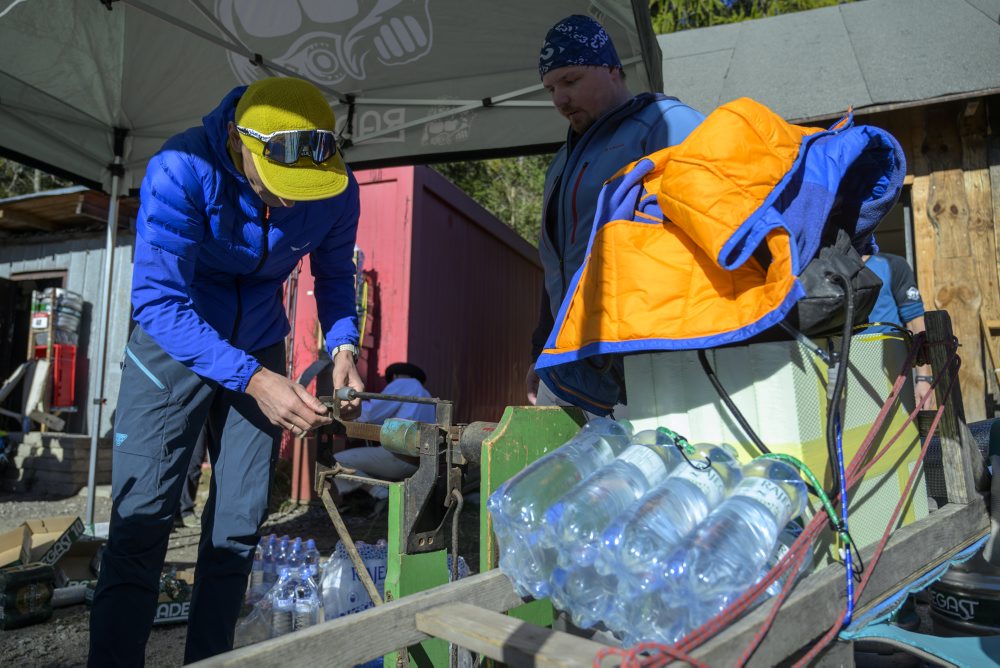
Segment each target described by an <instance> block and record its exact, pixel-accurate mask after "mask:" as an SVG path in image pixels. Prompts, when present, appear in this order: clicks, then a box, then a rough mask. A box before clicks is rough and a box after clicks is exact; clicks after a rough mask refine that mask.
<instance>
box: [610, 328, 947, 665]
mask: <svg viewBox="0 0 1000 668" xmlns="http://www.w3.org/2000/svg"><path fill="white" fill-rule="evenodd" d="M925 345H949V347H950V349H951V355H950V356H949V358H948V360H947V362H946V364H945V368H946V369H948V370H950V369H951V368H952V367H954V370H953V371H952V373H950V374H949V382H948V386H947V390H946V392H945V398H947V397H948V396H949V395H950V393H951V391H952V388H953V386H954V383H955V381H956V380H957V378H958V366H959V365H960V363H961V361H960V359H959V358H958V354H957V352H958V342H957V340H955V339H954V338H953V339H952V340H951V341H948V342H935V343H934V344H929V343H928V342H926V337H925V335H924V334H923V333H920V334H918V335H916V336H915V337H914V345H913V346H912V347H911V349H910V351H909V353H908V355H907V357H906V360H905V361H904V363H903V369H902V371H901V372H900V374H899V375H898V376H897V378H896V381H895V382H894V384H893V387H892V389H891V391H890V393H889V396H888V397H887V398H886V401H885V403H884V404H883V406H882V409H881V410H880V411H879V413H878V415H877V417H876V419H875V421H874V422H873V423H872V426H871V428H870V430H869V432H868V434H866V436H865V439H864V440H863V441H862V443H861V445H860V446H859V447H858V451H857V452H856V453H855V456H854V457H853V458H852V460H851V462H850V464H849V466H848V468H847V472H846V488H847V489H850V488H853V487H854V486H855V485H856V484H858V483H859V482H860V481H861V480H862V479H863V477H864V474H865V473H867V472H868V470H869V469H870V468H871V467H872V466H874V465H875V464H876V463H877V462H878V461H879V460H880V459H881V458H882V457H883V456H884V455H885V454H886V453H887V452H888V451H889V450H890V449H891V448H892V446H893V445H894V444H895V442H896V441H897V440H898V439H899V437H900V436H901V435H902V434H903V433H904V432H905V430H906V428H907V427H908V426H909V425H911V424H912V423H913V421H914V420H915V419H916V415H917V413H918V412H919V411H921V410H922V409H923V407H924V405H925V404H926V403H927V402H928V401H929V399H930V396H931V393H930V392H928V393H927V394H926V395H925V396H924V397H922V398H921V400H920V402H919V403H918V404H917V407H916V408H915V409H914V410H913V412H912V413H910V414H909V415H908V416H907V417H906V419H905V420H904V421H903V424H902V425H901V426H900V428H899V429H898V430H897V431H896V433H895V434H894V435H893V436H892V438H891V439H889V440H888V441H887V442H886V443H885V444H884V445H883V446H882V448H881V449H880V450H878V451H876V454H875V455H874V456H873V457H872V458H871V459H870V460H869V461H867V462H865V458H866V456H867V454H868V451H869V450H870V449H871V446H872V443H873V442H874V440H875V438H876V436H877V435H878V432H879V431H880V430H881V427H882V425H883V423H884V422H885V419H886V417H887V416H888V415H889V413H890V411H891V410H892V409H893V408H894V407H895V406H896V404H897V403H898V401H899V395H900V391H901V389H902V387H903V386H904V385H905V382H906V373H907V370H908V369H909V368H910V367H912V366H913V362H914V360H915V359H916V357H917V355H918V354H919V352H920V350H921V348H922V347H923V346H925ZM845 372H846V370H845ZM939 382H941V378H940V377H938V378H935V380H934V383H933V384H932V388H931V389H935V388H936V386H937V384H938V383H939ZM945 406H946V402H945V401H942V402H941V405H940V406H939V408H938V409H937V412H936V414H935V417H934V420H933V422H932V424H931V427H930V429H929V431H928V434H927V436H926V437H925V440H924V445H923V447H922V448H921V451H920V455H919V458H918V460H917V461H918V465H917V466H915V467H914V469H913V472H912V473H911V474H910V477H909V479H908V481H907V485H906V488H905V489H904V491H903V494H902V495H901V497H900V501H899V503H898V504H897V506H896V508H895V510H894V511H893V515H892V519H891V520H890V522H889V523H888V525H887V526H886V530H885V532H884V533H883V536H882V539H881V541H880V542H879V545H878V547H877V549H876V551H875V554H874V555H873V558H872V560H871V562H870V563H869V565H868V567H867V568H863V571H864V576H863V578H862V580H861V583H860V584H859V586H858V587H857V589H856V590H855V592H854V596H853V599H852V600H853V603H855V604H856V603H857V602H858V601H859V600H860V598H861V595H862V594H863V592H864V588H865V587H866V586H867V584H868V580H869V579H870V578H871V575H872V572H873V571H874V566H875V564H876V563H877V562H878V560H879V558H880V557H881V554H882V552H883V551H884V549H885V544H886V543H887V542H888V538H889V536H890V535H891V533H892V527H893V526H894V525H895V522H896V519H897V518H898V516H899V513H900V511H901V510H902V508H903V507H904V506H905V504H906V501H907V500H908V498H909V495H910V492H911V491H912V488H913V485H914V483H915V480H916V478H917V476H918V474H919V473H920V471H921V470H922V466H921V465H919V464H922V462H923V460H924V457H925V455H926V452H927V448H928V446H929V444H930V441H931V437H932V436H933V435H934V432H935V430H936V429H937V424H938V422H939V421H940V419H941V415H942V414H943V412H944V408H945ZM839 497H840V494H838V495H837V496H836V497H834V498H835V499H836V498H839ZM824 506H825V504H824ZM833 516H834V517H835V513H834V515H833ZM830 521H831V514H830V510H829V509H827V513H826V514H823V513H817V514H816V515H815V516H814V517H813V519H812V520H811V521H810V522H809V524H808V525H807V527H806V528H805V529H804V530H803V532H802V534H801V535H800V536H799V538H798V539H796V541H795V542H794V543H793V544H792V547H791V548H790V549H789V551H788V552H787V553H786V554H785V556H784V557H782V559H781V560H780V561H779V562H778V564H776V565H775V567H774V568H773V569H771V571H770V572H769V573H768V574H766V575H765V576H764V577H763V578H762V579H761V580H759V581H758V582H757V583H756V584H755V585H753V586H752V587H750V588H749V589H748V590H747V591H746V592H744V594H743V595H742V596H740V597H739V598H738V599H737V600H736V601H734V602H733V603H732V604H731V605H730V606H729V607H728V608H726V609H725V610H723V611H722V612H720V613H719V614H718V615H716V616H715V617H713V618H712V619H710V620H709V621H707V622H706V623H705V624H703V625H702V626H701V627H699V628H697V629H695V630H694V631H692V632H691V633H690V634H688V635H687V636H686V637H685V638H683V639H682V640H681V641H680V642H678V643H677V644H676V645H674V646H667V645H663V644H661V643H640V644H639V645H636V646H634V647H632V648H630V649H619V648H609V649H608V650H602V651H601V652H599V653H598V655H597V657H596V660H595V664H594V665H595V666H596V665H598V663H599V661H600V660H601V659H603V658H606V657H608V656H611V655H617V656H621V657H622V666H623V667H631V666H644V667H645V666H660V665H665V663H667V662H668V661H669V660H677V661H684V662H686V663H689V664H691V665H703V664H701V663H700V662H698V661H697V660H696V659H694V658H693V657H691V656H689V654H688V652H690V651H692V650H693V649H695V648H697V647H699V646H700V645H701V644H703V643H704V642H705V641H706V640H708V639H710V638H712V637H713V636H715V635H717V634H718V633H719V632H720V631H721V630H722V629H723V628H725V627H726V626H728V625H729V624H730V623H732V621H734V620H735V619H736V618H738V617H739V616H741V615H742V614H743V613H744V612H745V611H746V610H747V609H748V608H750V607H751V606H752V605H753V604H755V603H756V602H757V600H758V599H759V597H760V596H761V595H762V594H763V592H764V591H765V590H766V589H767V588H768V587H770V586H771V585H772V584H773V583H774V581H775V580H777V579H778V578H779V577H781V576H782V575H784V574H786V573H788V574H789V577H788V578H787V579H786V580H785V582H784V584H783V586H782V588H781V590H780V592H779V593H778V595H777V596H775V599H774V603H773V605H772V607H771V610H770V611H769V614H768V616H767V618H766V619H765V621H764V623H763V624H761V627H760V628H759V629H758V631H757V633H756V634H755V636H754V638H753V639H752V640H751V642H750V645H749V646H748V647H747V649H746V650H745V651H744V653H743V655H742V656H741V659H740V661H739V663H738V664H737V665H740V666H742V665H744V664H745V663H746V662H747V661H748V660H749V658H750V657H751V656H752V655H753V653H754V652H755V651H756V649H757V647H759V645H760V643H761V642H762V641H763V640H764V638H765V637H766V635H767V633H768V632H769V631H770V629H771V627H772V625H773V622H774V619H775V618H776V617H777V614H778V612H779V610H780V607H781V605H782V603H783V602H784V601H785V599H786V598H787V597H788V595H789V593H790V592H791V589H792V587H793V586H794V584H795V576H796V575H797V573H798V571H799V570H801V568H802V566H803V564H804V563H805V555H806V550H807V549H812V544H813V542H814V541H815V540H816V538H817V536H818V535H819V534H820V532H821V531H822V530H823V529H825V528H826V526H827V524H828V523H829V522H830ZM847 541H848V547H849V549H850V547H851V546H852V545H853V543H851V542H850V538H849V536H847ZM855 549H856V548H855ZM846 613H847V608H846V607H845V610H844V612H842V613H841V614H840V616H839V617H838V618H837V620H836V622H835V623H834V625H833V626H832V627H831V629H830V630H829V631H827V633H826V634H825V635H824V636H823V638H821V639H820V641H819V642H818V643H817V644H816V645H814V646H813V647H812V648H811V649H810V651H809V654H807V655H806V656H805V657H803V658H802V659H801V660H800V661H799V663H798V664H796V665H797V666H798V665H807V664H808V662H809V661H811V660H812V659H814V658H815V657H816V656H817V655H818V654H819V652H820V651H822V650H823V648H825V647H826V645H828V644H829V643H830V641H831V640H832V639H833V638H834V637H836V635H837V633H839V631H840V629H841V628H842V627H843V625H844V624H843V623H844V618H845V615H846ZM642 652H656V653H657V654H656V655H654V656H651V657H649V658H647V659H645V660H644V661H642V662H640V660H639V658H638V657H639V654H640V653H642Z"/></svg>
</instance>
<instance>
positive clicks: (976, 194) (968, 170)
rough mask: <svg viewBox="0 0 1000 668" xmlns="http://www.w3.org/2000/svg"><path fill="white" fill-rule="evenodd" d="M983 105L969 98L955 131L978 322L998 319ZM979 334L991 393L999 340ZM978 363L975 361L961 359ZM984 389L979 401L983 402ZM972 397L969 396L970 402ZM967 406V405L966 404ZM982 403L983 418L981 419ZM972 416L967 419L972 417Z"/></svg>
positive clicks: (999, 308)
mask: <svg viewBox="0 0 1000 668" xmlns="http://www.w3.org/2000/svg"><path fill="white" fill-rule="evenodd" d="M986 121H987V119H986V104H985V103H983V104H980V101H979V100H972V101H970V102H968V103H966V105H965V111H964V112H963V113H962V115H961V116H960V118H959V130H960V134H961V138H962V171H963V173H964V175H965V198H966V201H967V202H968V208H969V241H970V243H971V247H972V266H973V267H974V268H975V274H976V278H977V281H978V288H979V294H980V295H981V304H980V309H979V314H980V324H982V320H983V319H984V318H985V319H987V320H996V319H1000V288H998V283H997V280H998V279H997V267H996V261H997V244H996V234H995V232H994V227H993V225H994V222H993V204H992V201H991V187H990V170H989V164H988V162H987V150H986V134H987V125H986ZM980 333H981V334H982V341H983V347H985V348H986V351H987V352H988V353H989V354H988V355H987V356H986V361H987V365H986V369H984V371H985V374H984V381H986V380H987V379H988V381H989V382H988V383H987V384H986V386H985V387H984V390H985V389H987V388H989V391H990V392H994V391H995V388H997V387H998V385H997V380H996V373H995V372H994V371H992V370H993V369H995V368H996V366H997V365H996V364H993V363H992V359H993V358H995V357H997V356H998V354H997V351H998V347H997V346H998V343H1000V340H998V338H997V337H996V336H994V335H993V334H992V333H991V332H990V331H989V330H988V329H987V330H985V331H983V330H982V329H981V330H980ZM965 362H966V363H970V362H973V363H975V364H976V366H981V365H982V364H981V362H979V360H965ZM985 398H986V397H985V392H984V396H983V400H984V402H985ZM974 400H975V397H969V402H970V403H972V402H973V401H974ZM970 408H971V407H970ZM985 409H986V407H985V403H984V406H983V410H984V413H983V418H984V419H985V417H986V414H985ZM974 418H975V416H973V418H970V419H974Z"/></svg>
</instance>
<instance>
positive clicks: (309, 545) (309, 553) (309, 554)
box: [305, 538, 320, 582]
mask: <svg viewBox="0 0 1000 668" xmlns="http://www.w3.org/2000/svg"><path fill="white" fill-rule="evenodd" d="M319 561H320V553H319V550H318V549H316V541H315V540H313V539H312V538H310V539H309V540H307V541H306V548H305V563H306V566H308V567H309V573H310V575H311V576H312V577H313V579H315V580H316V581H317V582H318V581H319Z"/></svg>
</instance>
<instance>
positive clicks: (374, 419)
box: [334, 362, 435, 499]
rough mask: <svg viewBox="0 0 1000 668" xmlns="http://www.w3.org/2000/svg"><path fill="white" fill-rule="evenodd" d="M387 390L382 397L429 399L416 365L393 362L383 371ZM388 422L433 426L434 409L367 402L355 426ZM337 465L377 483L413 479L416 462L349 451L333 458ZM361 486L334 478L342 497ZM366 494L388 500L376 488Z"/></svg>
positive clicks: (376, 451) (377, 451) (368, 450)
mask: <svg viewBox="0 0 1000 668" xmlns="http://www.w3.org/2000/svg"><path fill="white" fill-rule="evenodd" d="M385 380H386V386H385V389H383V390H382V392H381V393H382V394H396V395H400V396H407V397H425V398H430V396H431V394H430V392H428V391H427V388H426V387H424V383H426V382H427V374H425V373H424V370H423V369H421V368H420V367H418V366H417V365H416V364H410V363H408V362H396V363H395V364H390V365H389V366H388V367H387V368H386V370H385ZM389 418H402V419H404V420H414V421H416V422H428V423H433V422H434V420H435V409H434V405H433V404H414V403H410V402H407V401H395V400H391V399H370V400H366V401H365V402H364V403H363V404H362V405H361V416H360V417H358V419H357V421H358V422H367V423H369V424H382V423H383V422H385V421H386V420H388V419H389ZM334 459H336V460H337V462H338V463H339V464H342V465H343V466H346V467H347V468H350V469H355V470H356V472H357V473H356V474H357V475H359V476H365V477H369V478H378V479H379V480H402V479H403V478H406V477H408V476H411V475H413V474H414V473H415V472H416V470H417V464H416V460H415V459H414V458H412V457H402V456H400V455H396V454H393V453H391V452H389V451H388V450H386V449H385V448H383V447H382V446H380V445H379V446H375V445H372V446H370V447H360V448H349V449H347V450H343V451H341V452H338V453H337V454H335V455H334ZM359 487H362V484H361V483H359V482H355V481H353V480H341V479H340V478H337V491H338V492H340V494H341V495H344V494H347V493H349V492H352V491H354V490H356V489H358V488H359ZM363 487H364V489H365V491H366V492H368V493H369V494H370V495H371V496H372V497H374V498H375V499H385V498H388V496H389V492H388V490H387V489H386V488H385V487H381V486H378V485H364V486H363Z"/></svg>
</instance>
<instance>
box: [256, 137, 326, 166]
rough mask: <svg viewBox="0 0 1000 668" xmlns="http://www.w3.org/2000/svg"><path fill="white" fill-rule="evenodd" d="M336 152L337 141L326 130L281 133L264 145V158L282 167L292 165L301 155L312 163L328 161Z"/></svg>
mask: <svg viewBox="0 0 1000 668" xmlns="http://www.w3.org/2000/svg"><path fill="white" fill-rule="evenodd" d="M336 152H337V139H336V137H335V136H334V134H333V133H332V132H330V131H328V130H302V131H301V132H281V133H278V134H275V135H274V136H272V137H271V138H270V139H268V140H267V141H266V142H265V143H264V157H265V158H267V159H269V160H274V161H275V162H280V163H282V164H284V165H294V164H295V163H296V162H298V160H299V158H300V157H302V156H303V155H308V156H310V157H311V158H312V159H313V161H314V162H317V163H321V162H326V161H327V160H329V159H330V158H331V157H332V156H333V154H334V153H336Z"/></svg>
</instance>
